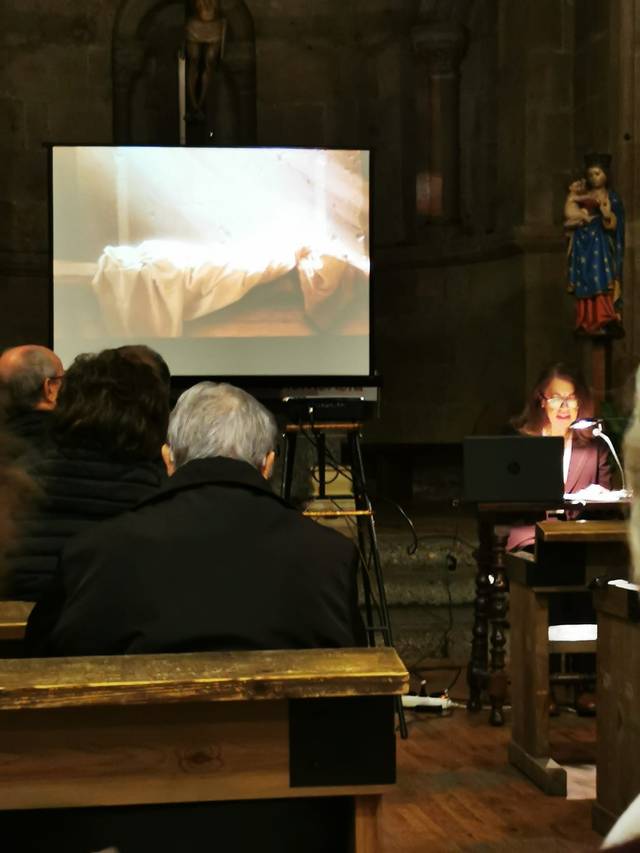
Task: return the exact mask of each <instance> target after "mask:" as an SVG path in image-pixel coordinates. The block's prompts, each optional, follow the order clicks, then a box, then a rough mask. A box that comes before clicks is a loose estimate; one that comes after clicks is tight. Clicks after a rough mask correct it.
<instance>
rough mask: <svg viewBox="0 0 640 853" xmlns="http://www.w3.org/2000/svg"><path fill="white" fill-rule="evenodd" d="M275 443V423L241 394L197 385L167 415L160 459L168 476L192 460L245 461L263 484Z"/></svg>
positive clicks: (221, 386) (212, 385)
mask: <svg viewBox="0 0 640 853" xmlns="http://www.w3.org/2000/svg"><path fill="white" fill-rule="evenodd" d="M276 438H277V426H276V421H275V418H274V417H273V415H272V414H271V412H269V411H268V410H267V409H265V407H264V406H263V405H262V404H261V403H259V402H258V401H257V400H256V399H255V398H254V397H252V396H251V395H250V394H247V392H246V391H243V390H242V389H240V388H236V387H235V386H233V385H227V384H225V383H220V384H216V383H214V382H200V383H199V384H198V385H194V386H193V387H192V388H189V390H188V391H185V392H184V394H182V395H181V396H180V398H179V400H178V402H177V403H176V406H175V408H174V410H173V412H172V413H171V418H170V421H169V442H168V446H165V447H164V448H163V457H164V460H165V464H166V466H167V471H168V473H169V474H173V473H174V472H175V470H176V469H177V468H180V467H181V466H182V465H185V464H186V463H187V462H191V461H192V460H193V459H209V458H212V457H215V456H222V457H226V458H227V459H237V460H239V461H241V462H248V463H249V465H252V466H253V467H254V468H256V469H257V470H258V471H259V472H260V474H262V476H263V477H264V478H265V479H268V478H269V477H270V476H271V473H272V470H273V462H274V458H275V446H276Z"/></svg>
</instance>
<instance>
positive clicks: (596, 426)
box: [569, 418, 627, 492]
mask: <svg viewBox="0 0 640 853" xmlns="http://www.w3.org/2000/svg"><path fill="white" fill-rule="evenodd" d="M603 423H604V421H603V420H602V418H578V419H577V420H575V421H573V423H571V424H569V429H591V431H592V433H591V434H592V435H593V437H594V438H601V439H602V440H603V441H604V442H605V444H606V445H607V447H608V448H609V450H610V451H611V455H612V456H613V458H614V459H615V460H616V465H617V466H618V470H619V471H620V476H621V477H622V488H623V490H624V491H625V492H626V491H627V484H626V480H625V476H624V470H623V468H622V465H621V464H620V459H619V458H618V454H617V453H616V449H615V447H614V446H613V442H612V441H611V439H610V438H609V436H608V435H607V434H606V432H605V431H604V429H603V428H602V424H603Z"/></svg>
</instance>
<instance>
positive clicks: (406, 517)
mask: <svg viewBox="0 0 640 853" xmlns="http://www.w3.org/2000/svg"><path fill="white" fill-rule="evenodd" d="M377 501H385V502H386V503H390V504H391V506H394V507H395V508H396V509H397V510H398V512H399V513H400V515H401V516H402V517H403V518H404V520H405V521H406V522H407V526H408V527H409V530H410V531H411V536H412V538H413V542H412V543H411V545H407V554H408V555H409V556H410V557H413V555H414V554H415V553H416V551H417V550H418V543H419V541H420V540H419V539H418V534H417V533H416V528H415V525H414V523H413V521H412V520H411V519H410V518H409V515H408V514H407V513H406V512H405V510H404V509H403V508H402V507H401V506H400V504H399V503H397V502H396V501H394V500H391V498H385V497H383V496H382V495H380V496H379V497H376V498H374V503H377Z"/></svg>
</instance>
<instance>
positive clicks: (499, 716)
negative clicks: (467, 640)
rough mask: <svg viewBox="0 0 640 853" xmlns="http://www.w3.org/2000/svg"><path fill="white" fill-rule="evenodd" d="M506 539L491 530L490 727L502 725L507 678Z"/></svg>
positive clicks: (500, 531)
mask: <svg viewBox="0 0 640 853" xmlns="http://www.w3.org/2000/svg"><path fill="white" fill-rule="evenodd" d="M508 538H509V531H508V529H507V528H494V530H493V542H492V553H491V563H492V566H491V574H492V575H493V584H492V586H491V604H490V608H489V619H490V622H491V674H490V676H489V698H490V699H491V714H490V715H489V722H490V723H491V725H492V726H502V725H503V724H504V711H503V706H504V701H505V697H506V694H507V681H508V678H507V673H506V671H505V665H504V661H505V646H506V644H507V635H506V629H507V626H508V621H507V611H508V609H509V596H508V595H507V589H508V587H507V579H506V577H505V574H504V555H505V551H506V544H507V539H508Z"/></svg>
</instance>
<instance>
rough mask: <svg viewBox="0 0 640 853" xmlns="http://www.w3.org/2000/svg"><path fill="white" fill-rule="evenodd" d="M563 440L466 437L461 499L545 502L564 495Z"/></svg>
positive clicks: (556, 501)
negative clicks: (462, 497)
mask: <svg viewBox="0 0 640 853" xmlns="http://www.w3.org/2000/svg"><path fill="white" fill-rule="evenodd" d="M563 453H564V440H563V439H562V438H556V437H554V438H551V437H549V438H547V437H539V436H521V435H509V436H503V435H502V436H470V437H468V438H465V440H464V498H465V500H467V501H473V502H475V503H527V502H533V501H535V502H537V501H540V502H548V503H549V504H550V505H554V504H561V503H562V498H563V494H564V478H563V474H562V457H563Z"/></svg>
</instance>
